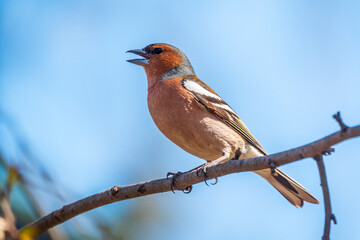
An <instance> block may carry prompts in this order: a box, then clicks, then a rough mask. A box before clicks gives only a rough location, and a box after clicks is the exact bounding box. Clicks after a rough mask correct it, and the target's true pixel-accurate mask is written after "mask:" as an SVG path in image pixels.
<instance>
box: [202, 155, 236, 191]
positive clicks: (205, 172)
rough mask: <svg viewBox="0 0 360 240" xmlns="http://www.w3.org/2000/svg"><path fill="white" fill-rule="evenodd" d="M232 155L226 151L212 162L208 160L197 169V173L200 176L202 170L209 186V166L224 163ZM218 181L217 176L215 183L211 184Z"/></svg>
mask: <svg viewBox="0 0 360 240" xmlns="http://www.w3.org/2000/svg"><path fill="white" fill-rule="evenodd" d="M229 157H230V153H228V152H225V153H223V156H222V157H220V158H218V159H216V160H214V161H211V162H207V163H205V164H203V165H202V166H200V167H199V170H197V173H196V174H197V175H198V176H199V172H202V174H203V176H204V181H205V184H206V185H208V186H209V184H208V183H207V181H206V180H207V178H208V176H207V168H208V167H211V166H215V165H217V164H219V163H222V162H224V161H225V160H226V159H228V158H229ZM217 182H218V178H217V177H216V178H215V182H214V183H211V185H215V184H216V183H217Z"/></svg>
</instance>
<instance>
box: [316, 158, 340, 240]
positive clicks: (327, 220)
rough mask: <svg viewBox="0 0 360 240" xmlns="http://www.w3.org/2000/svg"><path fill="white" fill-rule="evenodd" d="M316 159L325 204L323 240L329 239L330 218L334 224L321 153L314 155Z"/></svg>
mask: <svg viewBox="0 0 360 240" xmlns="http://www.w3.org/2000/svg"><path fill="white" fill-rule="evenodd" d="M314 159H315V160H316V163H317V165H318V168H319V174H320V181H321V187H322V190H323V195H324V205H325V227H324V235H323V237H322V239H323V240H329V239H330V225H331V220H333V221H334V223H335V224H336V219H335V215H334V214H333V213H332V210H331V202H330V193H329V187H328V183H327V178H326V171H325V165H324V161H323V155H322V154H319V155H316V156H315V157H314Z"/></svg>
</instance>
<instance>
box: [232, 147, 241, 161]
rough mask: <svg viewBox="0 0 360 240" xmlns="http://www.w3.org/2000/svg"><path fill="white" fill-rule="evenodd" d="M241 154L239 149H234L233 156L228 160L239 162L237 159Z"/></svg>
mask: <svg viewBox="0 0 360 240" xmlns="http://www.w3.org/2000/svg"><path fill="white" fill-rule="evenodd" d="M241 154H242V152H241V150H240V148H238V149H236V151H235V156H234V157H233V158H232V159H230V160H239V158H240V157H241Z"/></svg>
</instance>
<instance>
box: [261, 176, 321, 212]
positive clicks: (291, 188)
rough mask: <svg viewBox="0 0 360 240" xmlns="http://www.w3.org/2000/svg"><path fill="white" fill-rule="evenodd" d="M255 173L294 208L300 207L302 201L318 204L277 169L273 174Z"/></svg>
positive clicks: (302, 188)
mask: <svg viewBox="0 0 360 240" xmlns="http://www.w3.org/2000/svg"><path fill="white" fill-rule="evenodd" d="M255 173H257V174H259V175H260V176H262V177H263V178H265V179H266V180H267V181H268V182H269V183H270V184H271V185H273V186H274V187H275V188H276V189H277V190H278V191H279V192H280V193H281V194H282V195H283V196H284V197H285V198H286V199H287V200H288V201H289V202H290V203H291V204H293V205H294V206H295V207H302V206H303V205H304V201H306V202H309V203H316V204H318V203H319V200H317V199H316V198H315V197H314V196H313V195H312V194H311V193H310V192H309V191H308V190H306V189H305V188H304V187H303V186H301V185H300V184H299V183H297V182H296V181H295V180H294V179H292V178H291V177H289V176H287V175H286V174H285V173H283V172H282V171H280V170H279V169H275V173H273V174H272V173H271V171H270V169H264V170H260V171H256V172H255Z"/></svg>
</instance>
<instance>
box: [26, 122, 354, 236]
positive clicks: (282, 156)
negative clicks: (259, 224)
mask: <svg viewBox="0 0 360 240" xmlns="http://www.w3.org/2000/svg"><path fill="white" fill-rule="evenodd" d="M358 136H360V125H358V126H355V127H348V128H347V129H346V131H338V132H335V133H333V134H331V135H329V136H326V137H324V138H321V139H319V140H317V141H315V142H312V143H309V144H306V145H304V146H301V147H298V148H294V149H291V150H288V151H284V152H280V153H276V154H272V155H268V156H262V157H256V158H249V159H241V160H232V161H227V162H225V163H222V164H219V165H215V166H212V167H209V168H208V169H207V176H208V179H212V178H216V177H220V176H224V175H227V174H231V173H237V172H245V171H255V170H260V169H265V168H268V167H269V161H271V162H273V163H275V165H276V166H281V165H284V164H287V163H291V162H295V161H298V160H301V159H304V158H314V157H315V156H317V155H319V154H322V153H323V152H324V151H326V150H327V149H329V148H330V147H331V146H333V145H335V144H337V143H339V142H342V141H345V140H347V139H349V138H354V137H358ZM172 181H173V179H172V178H168V179H167V178H163V179H158V180H152V181H147V182H142V183H137V184H133V185H129V186H124V187H120V186H119V187H113V188H110V189H108V190H105V191H103V192H100V193H97V194H94V195H92V196H89V197H86V198H83V199H81V200H79V201H76V202H74V203H70V204H68V205H65V206H63V207H62V208H60V209H58V210H55V211H53V212H52V213H50V214H49V215H46V216H44V217H42V218H40V219H38V220H36V221H34V222H33V223H30V224H29V225H27V226H25V227H23V228H22V229H20V234H19V237H20V239H29V238H31V237H35V236H37V235H39V234H40V233H42V232H44V231H46V230H48V229H49V228H52V227H54V226H56V225H58V224H61V223H63V222H65V221H67V220H69V219H71V218H73V217H75V216H77V215H79V214H81V213H84V212H87V211H90V210H92V209H95V208H98V207H101V206H104V205H107V204H110V203H113V202H118V201H122V200H126V199H131V198H136V197H142V196H146V195H150V194H155V193H162V192H168V191H171V183H172ZM203 181H204V179H203V177H202V176H198V175H197V173H196V172H187V173H184V174H181V175H180V176H178V177H176V181H175V186H174V187H173V189H174V190H186V189H189V187H190V186H192V185H194V184H197V183H200V182H203Z"/></svg>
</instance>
